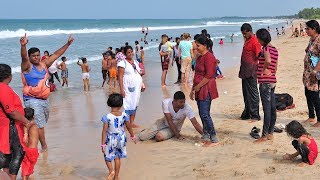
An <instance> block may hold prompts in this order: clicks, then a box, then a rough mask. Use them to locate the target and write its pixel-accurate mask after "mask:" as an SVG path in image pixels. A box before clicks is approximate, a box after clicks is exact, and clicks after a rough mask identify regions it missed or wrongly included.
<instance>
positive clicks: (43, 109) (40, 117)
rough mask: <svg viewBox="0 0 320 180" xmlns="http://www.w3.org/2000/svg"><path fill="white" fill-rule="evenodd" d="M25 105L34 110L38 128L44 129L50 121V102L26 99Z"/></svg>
mask: <svg viewBox="0 0 320 180" xmlns="http://www.w3.org/2000/svg"><path fill="white" fill-rule="evenodd" d="M24 105H25V106H26V107H29V108H32V109H34V121H35V123H36V124H37V126H38V128H43V127H44V126H45V125H46V124H47V122H48V119H49V102H48V100H43V99H25V100H24Z"/></svg>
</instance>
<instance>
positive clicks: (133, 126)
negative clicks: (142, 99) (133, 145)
mask: <svg viewBox="0 0 320 180" xmlns="http://www.w3.org/2000/svg"><path fill="white" fill-rule="evenodd" d="M140 127H141V126H139V125H136V124H132V128H140Z"/></svg>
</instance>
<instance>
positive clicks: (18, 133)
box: [0, 64, 34, 179]
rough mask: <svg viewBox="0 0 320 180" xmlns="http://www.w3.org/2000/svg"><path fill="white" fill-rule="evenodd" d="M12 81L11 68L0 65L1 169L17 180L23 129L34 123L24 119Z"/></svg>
mask: <svg viewBox="0 0 320 180" xmlns="http://www.w3.org/2000/svg"><path fill="white" fill-rule="evenodd" d="M11 79H12V75H11V67H10V66H8V65H6V64H0V94H1V96H0V152H1V153H3V157H2V158H1V159H0V161H1V162H0V164H1V165H2V166H1V167H0V168H3V170H4V171H5V172H6V173H7V174H8V175H10V178H11V179H16V177H17V174H18V171H19V169H20V165H21V162H22V160H23V157H24V149H23V148H24V147H25V144H24V143H23V141H22V138H23V127H24V126H25V127H27V128H30V125H32V124H34V122H31V123H30V122H29V121H28V120H27V119H26V118H25V117H24V111H23V106H22V102H21V100H20V98H19V96H18V95H17V94H16V93H15V92H14V91H13V90H12V89H11V87H10V86H9V83H10V81H11ZM0 179H1V178H0Z"/></svg>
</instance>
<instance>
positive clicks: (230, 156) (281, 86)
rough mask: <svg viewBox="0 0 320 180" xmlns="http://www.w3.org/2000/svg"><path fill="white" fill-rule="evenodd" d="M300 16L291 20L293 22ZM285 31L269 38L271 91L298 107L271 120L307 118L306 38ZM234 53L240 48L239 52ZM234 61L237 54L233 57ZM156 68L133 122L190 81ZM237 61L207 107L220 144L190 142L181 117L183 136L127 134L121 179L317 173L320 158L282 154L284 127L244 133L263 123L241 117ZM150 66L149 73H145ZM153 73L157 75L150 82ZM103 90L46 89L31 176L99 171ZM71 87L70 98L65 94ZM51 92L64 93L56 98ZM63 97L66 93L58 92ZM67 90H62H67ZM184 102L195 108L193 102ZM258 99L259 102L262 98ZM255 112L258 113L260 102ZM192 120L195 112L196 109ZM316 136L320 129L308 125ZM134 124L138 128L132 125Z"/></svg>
mask: <svg viewBox="0 0 320 180" xmlns="http://www.w3.org/2000/svg"><path fill="white" fill-rule="evenodd" d="M298 23H299V21H296V22H295V24H296V25H295V27H297V24H298ZM290 35H291V30H290V29H288V30H287V35H285V36H281V37H279V38H278V39H276V40H273V41H272V44H273V45H274V46H275V47H277V48H278V50H279V64H278V72H277V79H278V83H277V87H276V93H289V94H290V95H292V96H293V98H294V103H295V105H296V107H295V108H294V109H290V110H286V111H284V112H278V113H277V116H278V117H277V123H283V124H287V123H288V122H290V121H291V120H298V121H300V122H302V121H304V120H306V119H307V118H308V116H307V103H306V100H305V96H304V86H303V84H302V72H303V58H304V55H305V52H304V49H305V47H306V46H307V43H308V40H309V38H307V37H306V38H303V37H299V38H290ZM239 56H240V55H239ZM239 62H240V59H239ZM175 68H176V67H174V68H171V70H170V72H169V73H168V76H169V77H168V78H169V84H170V82H174V80H175V78H176V77H170V76H171V75H172V74H174V75H175V74H176V69H175ZM157 71H159V72H160V64H159V70H153V69H150V70H148V71H147V73H148V72H149V74H147V75H146V77H145V78H146V85H147V91H146V92H145V93H144V94H143V95H142V98H141V100H140V106H139V110H138V113H137V119H136V122H137V123H140V124H141V125H142V126H144V127H146V126H148V125H150V124H151V123H152V122H154V121H155V120H156V119H158V118H161V117H162V116H163V114H162V111H161V101H162V99H163V98H164V97H172V96H173V93H174V92H175V91H177V90H180V89H181V90H182V91H184V92H185V93H186V95H188V94H189V92H190V89H189V88H181V87H180V86H174V85H172V86H168V87H167V88H164V89H161V88H160V87H159V86H160V85H159V84H160V75H159V74H160V73H157ZM238 71H239V66H237V67H235V68H232V69H230V70H228V71H226V72H225V73H224V75H225V76H226V78H225V79H224V80H217V83H218V89H219V95H220V97H219V98H218V99H216V100H214V101H213V104H212V106H211V107H212V109H211V115H212V118H213V120H214V123H215V128H216V131H217V136H218V138H219V140H220V142H221V145H219V146H217V147H211V148H203V147H198V146H195V143H198V142H199V141H200V135H199V134H197V132H196V131H195V130H194V128H193V127H192V125H191V123H190V122H189V121H188V120H186V121H185V124H184V126H183V128H182V131H181V133H182V135H184V136H185V137H186V140H184V141H177V140H175V139H171V140H168V141H164V142H160V143H155V142H154V141H147V142H138V143H137V144H136V145H135V144H133V143H132V142H130V141H129V143H128V158H127V159H124V160H123V161H122V165H121V172H120V179H124V180H135V179H137V180H138V179H139V180H158V179H159V180H162V179H181V180H182V179H183V180H188V179H302V178H304V179H315V178H316V177H318V176H319V175H320V172H319V167H320V162H319V159H317V160H316V163H315V164H314V165H312V166H308V167H298V166H296V165H297V164H298V163H299V162H300V161H298V160H296V161H294V162H292V161H284V160H282V155H284V154H285V153H293V152H294V149H293V147H292V146H291V140H292V139H291V138H290V137H288V136H287V134H286V133H285V132H283V133H275V134H274V136H275V138H274V140H273V141H268V142H266V143H262V144H253V141H254V139H253V138H251V137H250V135H249V133H250V130H251V128H252V127H253V126H257V127H259V128H262V123H263V121H259V122H253V123H250V122H249V121H243V120H239V119H240V115H241V112H242V110H243V107H244V103H243V98H242V91H241V80H240V79H239V78H238ZM151 72H152V74H151ZM154 78H158V79H159V83H156V84H155V83H154V84H152V83H148V82H151V81H149V80H150V79H154ZM108 93H109V92H108V91H107V90H106V89H97V90H95V91H92V92H90V93H88V94H84V93H81V94H79V95H74V94H72V92H68V91H65V90H63V89H62V90H60V91H58V92H57V95H53V96H51V97H50V108H51V111H50V119H49V123H48V125H47V127H46V136H47V141H48V145H49V151H48V152H46V153H43V154H42V155H41V156H40V158H39V161H38V164H37V165H36V169H35V174H34V175H33V177H34V179H105V176H106V174H107V171H108V170H107V167H106V166H105V163H104V160H103V155H102V153H101V150H100V139H101V130H102V123H101V121H100V119H101V117H102V115H103V114H106V113H108V112H109V110H108V108H107V105H106V104H107V103H106V101H107V98H108ZM70 94H72V96H71V98H69V97H70V96H69V95H70ZM55 97H62V98H56V99H55ZM63 97H66V98H63ZM67 97H68V98H67ZM187 102H188V103H189V104H190V105H191V106H192V107H193V110H194V111H195V112H196V114H197V113H198V110H197V106H196V102H195V101H191V100H190V99H189V98H188V100H187ZM260 104H261V103H260ZM260 115H261V116H262V117H263V112H262V107H261V105H260ZM196 118H197V120H198V121H199V122H200V118H199V116H198V114H197V116H196ZM306 128H307V130H308V132H310V133H311V134H312V135H313V136H314V137H315V139H316V140H317V141H318V143H319V142H320V131H319V129H318V128H313V127H311V126H310V125H307V126H306ZM137 131H138V130H136V132H137Z"/></svg>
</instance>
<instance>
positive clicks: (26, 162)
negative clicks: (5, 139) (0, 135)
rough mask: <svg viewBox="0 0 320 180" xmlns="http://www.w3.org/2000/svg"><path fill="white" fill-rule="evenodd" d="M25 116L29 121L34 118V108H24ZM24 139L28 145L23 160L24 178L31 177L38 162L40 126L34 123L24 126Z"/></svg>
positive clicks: (24, 179)
mask: <svg viewBox="0 0 320 180" xmlns="http://www.w3.org/2000/svg"><path fill="white" fill-rule="evenodd" d="M24 113H25V117H26V118H27V119H28V120H29V121H33V120H34V109H32V108H24ZM23 141H24V142H25V143H26V145H27V147H26V148H25V156H24V158H23V161H22V179H23V180H26V179H29V176H30V175H31V174H33V172H34V166H35V165H36V163H37V160H38V157H39V152H38V142H39V134H38V127H37V126H36V125H32V126H31V127H30V129H29V131H28V130H27V128H26V127H24V137H23Z"/></svg>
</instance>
